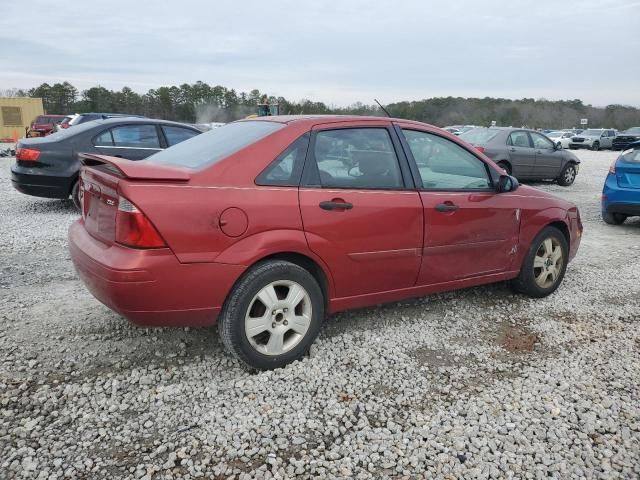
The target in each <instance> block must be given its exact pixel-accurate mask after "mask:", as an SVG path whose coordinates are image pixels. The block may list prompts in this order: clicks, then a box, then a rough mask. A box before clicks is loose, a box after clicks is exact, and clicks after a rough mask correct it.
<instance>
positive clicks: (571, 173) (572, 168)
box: [558, 163, 578, 187]
mask: <svg viewBox="0 0 640 480" xmlns="http://www.w3.org/2000/svg"><path fill="white" fill-rule="evenodd" d="M577 174H578V170H577V169H576V165H575V164H574V163H567V164H566V165H565V166H564V168H563V169H562V171H561V172H560V176H559V177H558V185H561V186H563V187H568V186H569V185H573V182H574V181H575V180H576V175H577Z"/></svg>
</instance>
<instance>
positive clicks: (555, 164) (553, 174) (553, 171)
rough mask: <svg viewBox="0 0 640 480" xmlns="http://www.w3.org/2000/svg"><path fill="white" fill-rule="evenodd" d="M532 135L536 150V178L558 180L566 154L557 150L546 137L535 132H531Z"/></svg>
mask: <svg viewBox="0 0 640 480" xmlns="http://www.w3.org/2000/svg"><path fill="white" fill-rule="evenodd" d="M530 134H531V140H533V146H534V148H535V150H536V165H535V168H534V176H535V177H536V178H543V179H554V178H558V176H559V175H560V170H562V163H563V162H564V153H562V151H561V150H556V148H555V146H554V144H553V142H552V141H551V140H549V139H548V138H547V137H545V136H544V135H540V134H539V133H535V132H530Z"/></svg>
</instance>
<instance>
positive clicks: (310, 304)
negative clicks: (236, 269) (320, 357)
mask: <svg viewBox="0 0 640 480" xmlns="http://www.w3.org/2000/svg"><path fill="white" fill-rule="evenodd" d="M323 318H324V297H323V294H322V289H321V288H320V286H319V285H318V282H317V281H316V280H315V278H314V277H313V276H312V275H311V274H310V273H309V272H308V271H307V270H305V269H304V268H302V267H300V266H298V265H296V264H293V263H290V262H286V261H282V260H274V261H266V262H264V263H261V264H258V265H256V266H255V267H253V268H252V269H251V270H249V271H248V272H247V273H246V274H245V275H244V276H243V277H242V278H241V279H240V280H239V281H238V283H237V284H236V285H235V287H234V288H233V290H232V291H231V293H230V294H229V297H228V298H227V301H226V302H225V305H224V307H223V310H222V313H221V314H220V318H219V320H218V331H219V333H220V336H221V337H222V341H223V343H224V345H225V347H226V348H227V349H228V350H229V351H230V352H231V353H232V354H233V355H234V356H236V357H237V358H238V359H240V360H242V362H244V364H245V365H246V366H248V367H250V368H255V369H259V370H269V369H273V368H279V367H284V366H285V365H287V364H289V363H291V362H293V361H295V360H298V359H300V358H301V357H302V356H303V355H304V354H305V353H306V352H307V351H308V350H309V347H310V346H311V344H312V343H313V341H314V340H315V338H316V336H317V335H318V332H319V331H320V325H321V324H322V320H323Z"/></svg>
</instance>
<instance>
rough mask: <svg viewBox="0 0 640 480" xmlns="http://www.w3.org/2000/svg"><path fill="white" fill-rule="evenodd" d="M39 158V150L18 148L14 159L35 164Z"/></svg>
mask: <svg viewBox="0 0 640 480" xmlns="http://www.w3.org/2000/svg"><path fill="white" fill-rule="evenodd" d="M39 157H40V150H36V149H34V148H23V147H18V148H17V149H16V159H17V160H21V161H23V162H35V161H36V160H38V158H39Z"/></svg>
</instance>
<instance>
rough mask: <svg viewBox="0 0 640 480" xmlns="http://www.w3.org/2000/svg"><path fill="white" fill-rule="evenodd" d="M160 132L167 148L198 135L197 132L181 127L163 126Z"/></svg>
mask: <svg viewBox="0 0 640 480" xmlns="http://www.w3.org/2000/svg"><path fill="white" fill-rule="evenodd" d="M162 131H163V132H164V136H165V137H166V139H167V146H169V147H171V146H173V145H177V144H178V143H180V142H184V141H185V140H189V139H190V138H192V137H195V136H196V135H198V132H195V131H193V130H190V129H188V128H182V127H168V126H163V127H162Z"/></svg>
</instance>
